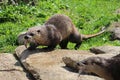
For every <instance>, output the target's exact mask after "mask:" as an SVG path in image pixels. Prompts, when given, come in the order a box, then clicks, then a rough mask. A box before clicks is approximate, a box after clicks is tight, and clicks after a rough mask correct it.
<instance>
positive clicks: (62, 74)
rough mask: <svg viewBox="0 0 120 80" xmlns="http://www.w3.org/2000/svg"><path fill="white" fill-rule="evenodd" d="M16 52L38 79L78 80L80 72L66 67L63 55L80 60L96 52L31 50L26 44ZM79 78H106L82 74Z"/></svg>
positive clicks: (99, 79)
mask: <svg viewBox="0 0 120 80" xmlns="http://www.w3.org/2000/svg"><path fill="white" fill-rule="evenodd" d="M16 54H17V55H18V56H19V57H20V59H21V61H22V62H23V64H24V66H25V67H26V68H27V69H28V70H29V71H30V72H31V73H32V74H33V76H34V77H35V78H36V79H37V80H40V79H41V80H77V79H78V73H76V72H73V71H72V70H71V69H69V68H67V67H65V64H64V63H63V61H62V57H65V56H66V57H71V58H73V59H74V60H77V61H79V60H83V59H85V58H88V57H90V56H95V54H93V53H90V52H89V51H81V50H63V49H57V50H53V51H44V50H42V49H37V50H33V51H29V50H27V49H26V48H25V47H24V46H19V47H18V48H17V49H16ZM20 54H21V56H20ZM79 79H80V80H104V79H102V78H99V77H96V76H92V75H81V76H80V77H79Z"/></svg>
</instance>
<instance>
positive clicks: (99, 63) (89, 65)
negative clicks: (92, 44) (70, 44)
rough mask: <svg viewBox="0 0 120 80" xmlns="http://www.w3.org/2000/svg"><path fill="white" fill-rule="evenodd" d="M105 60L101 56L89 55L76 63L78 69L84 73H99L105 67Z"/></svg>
mask: <svg viewBox="0 0 120 80" xmlns="http://www.w3.org/2000/svg"><path fill="white" fill-rule="evenodd" d="M106 61H107V60H106V59H105V58H101V57H90V58H87V59H85V60H83V61H80V62H78V63H77V65H78V68H79V70H81V71H82V72H85V73H94V74H97V75H99V74H101V73H102V72H101V71H103V70H104V69H105V67H106V65H107V64H106V63H107V62H106Z"/></svg>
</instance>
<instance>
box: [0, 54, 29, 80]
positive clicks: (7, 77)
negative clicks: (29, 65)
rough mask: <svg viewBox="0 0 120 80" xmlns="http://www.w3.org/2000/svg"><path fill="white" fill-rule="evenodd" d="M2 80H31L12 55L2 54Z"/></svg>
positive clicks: (0, 67) (0, 68) (0, 74)
mask: <svg viewBox="0 0 120 80" xmlns="http://www.w3.org/2000/svg"><path fill="white" fill-rule="evenodd" d="M0 80H29V79H28V77H27V76H26V73H25V72H24V71H23V69H22V67H21V66H20V64H19V63H18V62H17V60H16V59H15V58H14V56H13V55H12V54H8V53H4V54H2V53H1V54H0Z"/></svg>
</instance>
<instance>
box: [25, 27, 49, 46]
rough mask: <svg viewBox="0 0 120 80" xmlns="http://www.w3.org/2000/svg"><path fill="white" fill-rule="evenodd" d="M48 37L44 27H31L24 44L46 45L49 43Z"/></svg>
mask: <svg viewBox="0 0 120 80" xmlns="http://www.w3.org/2000/svg"><path fill="white" fill-rule="evenodd" d="M46 35H47V33H46V28H45V26H44V25H42V26H35V27H31V28H29V29H28V31H27V32H26V35H25V36H24V39H25V40H24V44H25V45H27V43H30V44H34V45H45V44H47V43H48V41H47V37H46Z"/></svg>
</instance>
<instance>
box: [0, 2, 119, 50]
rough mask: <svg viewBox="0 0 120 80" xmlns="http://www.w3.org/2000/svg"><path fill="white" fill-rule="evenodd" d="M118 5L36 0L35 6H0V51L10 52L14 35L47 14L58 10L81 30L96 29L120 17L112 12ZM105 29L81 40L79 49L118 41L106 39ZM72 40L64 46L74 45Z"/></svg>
mask: <svg viewBox="0 0 120 80" xmlns="http://www.w3.org/2000/svg"><path fill="white" fill-rule="evenodd" d="M118 8H120V1H119V0H39V2H38V4H37V5H36V6H27V5H22V4H21V5H19V6H12V5H7V6H6V7H3V6H2V7H0V52H14V49H15V48H16V47H17V46H18V45H17V41H16V40H17V35H18V34H19V33H20V32H23V31H25V30H27V28H29V27H31V26H35V25H39V24H43V23H44V22H45V21H46V20H47V19H48V18H49V17H50V16H52V15H54V14H56V13H61V14H65V15H68V16H69V17H70V18H71V19H72V21H73V23H74V24H75V25H76V27H78V29H79V31H80V33H82V34H93V33H97V32H98V31H99V30H100V28H101V26H106V25H108V24H109V23H112V22H113V21H120V15H116V14H114V12H115V10H116V9H118ZM109 35H110V34H109V33H108V32H106V33H104V34H102V35H100V36H97V37H95V38H91V39H89V40H87V41H84V42H83V43H82V45H81V47H80V49H82V50H86V49H89V48H90V47H95V46H101V45H117V46H119V45H120V42H119V41H112V42H111V41H109ZM74 45H75V44H73V43H69V45H68V48H70V49H74Z"/></svg>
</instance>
